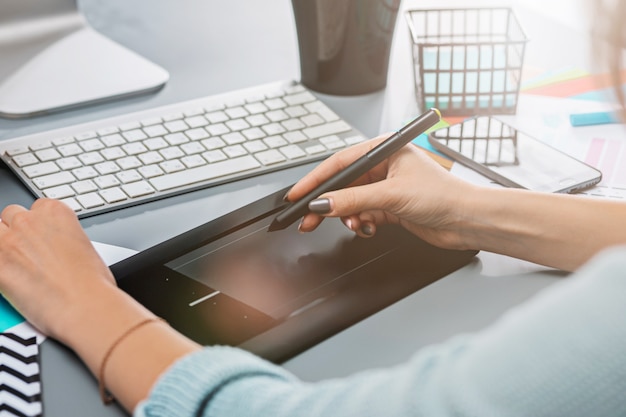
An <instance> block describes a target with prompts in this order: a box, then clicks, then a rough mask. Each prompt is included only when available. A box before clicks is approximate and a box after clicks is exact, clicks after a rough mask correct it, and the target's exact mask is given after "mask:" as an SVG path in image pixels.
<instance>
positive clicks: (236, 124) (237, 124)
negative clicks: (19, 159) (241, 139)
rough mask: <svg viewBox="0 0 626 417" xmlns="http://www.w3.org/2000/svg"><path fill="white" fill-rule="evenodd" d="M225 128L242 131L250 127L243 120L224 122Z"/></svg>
mask: <svg viewBox="0 0 626 417" xmlns="http://www.w3.org/2000/svg"><path fill="white" fill-rule="evenodd" d="M226 126H228V128H229V129H230V130H232V131H237V130H244V129H248V128H249V127H251V126H250V124H249V123H248V122H246V121H245V120H244V119H235V120H229V121H227V122H226Z"/></svg>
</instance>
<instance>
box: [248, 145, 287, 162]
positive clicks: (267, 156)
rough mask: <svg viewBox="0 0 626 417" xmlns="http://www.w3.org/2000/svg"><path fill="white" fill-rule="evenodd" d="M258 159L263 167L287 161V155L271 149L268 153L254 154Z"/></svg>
mask: <svg viewBox="0 0 626 417" xmlns="http://www.w3.org/2000/svg"><path fill="white" fill-rule="evenodd" d="M254 156H255V157H256V159H258V160H259V161H261V163H262V164H263V165H273V164H277V163H279V162H283V161H284V160H285V155H283V154H282V153H280V152H278V151H277V150H276V149H270V150H268V151H263V152H258V153H256V154H254Z"/></svg>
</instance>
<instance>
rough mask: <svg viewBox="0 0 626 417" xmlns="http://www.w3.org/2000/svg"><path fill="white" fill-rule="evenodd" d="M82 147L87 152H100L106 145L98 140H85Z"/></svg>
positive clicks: (81, 143)
mask: <svg viewBox="0 0 626 417" xmlns="http://www.w3.org/2000/svg"><path fill="white" fill-rule="evenodd" d="M80 146H81V148H83V149H84V150H85V152H91V151H98V150H100V149H102V148H104V144H103V143H102V142H100V141H99V140H98V139H89V140H84V141H82V142H80ZM66 156H67V155H66Z"/></svg>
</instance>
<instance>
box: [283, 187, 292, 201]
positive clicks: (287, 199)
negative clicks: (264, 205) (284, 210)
mask: <svg viewBox="0 0 626 417" xmlns="http://www.w3.org/2000/svg"><path fill="white" fill-rule="evenodd" d="M289 191H291V188H290V189H288V190H287V192H286V193H285V195H284V196H283V201H284V202H285V203H286V202H288V201H289V198H288V197H289Z"/></svg>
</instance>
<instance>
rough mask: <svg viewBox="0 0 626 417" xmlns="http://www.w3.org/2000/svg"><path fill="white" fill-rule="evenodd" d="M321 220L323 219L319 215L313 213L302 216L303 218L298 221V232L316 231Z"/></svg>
mask: <svg viewBox="0 0 626 417" xmlns="http://www.w3.org/2000/svg"><path fill="white" fill-rule="evenodd" d="M323 220H324V218H323V217H322V216H320V215H317V214H315V213H308V214H306V215H304V217H302V220H300V224H299V225H298V231H300V232H303V233H305V232H312V231H313V230H315V229H317V226H319V225H320V224H321V223H322V221H323Z"/></svg>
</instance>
